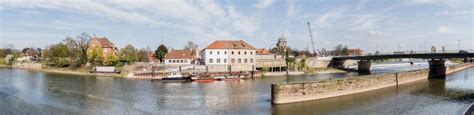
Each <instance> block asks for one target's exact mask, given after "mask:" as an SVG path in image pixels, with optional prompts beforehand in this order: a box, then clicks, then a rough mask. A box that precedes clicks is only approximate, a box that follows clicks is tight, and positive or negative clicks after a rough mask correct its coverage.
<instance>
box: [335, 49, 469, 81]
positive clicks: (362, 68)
mask: <svg viewBox="0 0 474 115" xmlns="http://www.w3.org/2000/svg"><path fill="white" fill-rule="evenodd" d="M400 58H414V59H429V61H428V63H429V69H430V73H429V78H442V79H444V78H445V77H446V67H445V65H444V64H445V61H446V60H445V59H450V58H461V59H464V62H465V63H467V62H471V63H472V62H473V59H472V58H474V53H429V54H393V55H369V56H339V57H333V58H332V60H331V62H330V63H329V67H333V68H336V69H343V70H347V69H346V68H345V67H344V62H345V61H346V60H359V61H358V62H357V71H358V72H359V73H370V66H371V65H372V61H373V60H381V59H400Z"/></svg>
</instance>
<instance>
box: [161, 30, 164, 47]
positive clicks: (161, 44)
mask: <svg viewBox="0 0 474 115" xmlns="http://www.w3.org/2000/svg"><path fill="white" fill-rule="evenodd" d="M163 36H164V35H163V29H161V45H163V38H164V37H163Z"/></svg>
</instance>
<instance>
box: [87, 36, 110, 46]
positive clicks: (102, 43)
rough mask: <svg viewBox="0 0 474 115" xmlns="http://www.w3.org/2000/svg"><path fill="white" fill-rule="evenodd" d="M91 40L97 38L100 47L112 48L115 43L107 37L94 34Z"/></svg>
mask: <svg viewBox="0 0 474 115" xmlns="http://www.w3.org/2000/svg"><path fill="white" fill-rule="evenodd" d="M92 40H97V41H98V42H99V45H100V47H102V48H114V47H115V45H114V44H113V43H112V42H110V40H109V39H107V37H103V38H99V37H96V36H94V37H92Z"/></svg>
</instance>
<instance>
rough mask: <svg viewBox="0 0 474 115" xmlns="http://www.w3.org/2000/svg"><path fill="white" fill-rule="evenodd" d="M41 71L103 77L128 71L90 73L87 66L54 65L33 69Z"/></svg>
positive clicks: (117, 75)
mask: <svg viewBox="0 0 474 115" xmlns="http://www.w3.org/2000/svg"><path fill="white" fill-rule="evenodd" d="M31 70H34V71H35V70H36V71H41V72H48V73H59V74H74V75H85V76H101V77H125V76H126V75H127V74H126V73H121V74H115V73H90V72H89V70H88V69H85V68H78V69H70V68H54V67H47V68H46V67H43V68H42V69H31Z"/></svg>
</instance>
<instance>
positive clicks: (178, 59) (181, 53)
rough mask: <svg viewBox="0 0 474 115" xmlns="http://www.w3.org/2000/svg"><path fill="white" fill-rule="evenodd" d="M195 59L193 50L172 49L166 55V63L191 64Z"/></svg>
mask: <svg viewBox="0 0 474 115" xmlns="http://www.w3.org/2000/svg"><path fill="white" fill-rule="evenodd" d="M193 60H194V57H193V53H192V50H175V49H172V50H171V51H170V52H169V53H168V54H166V55H165V58H164V64H165V65H191V64H192V62H193Z"/></svg>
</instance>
